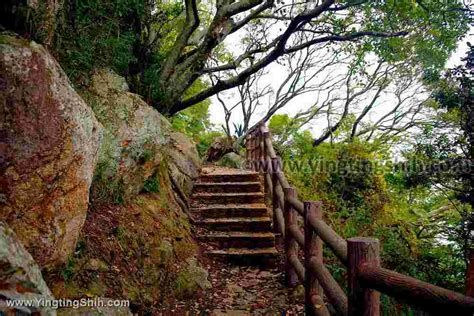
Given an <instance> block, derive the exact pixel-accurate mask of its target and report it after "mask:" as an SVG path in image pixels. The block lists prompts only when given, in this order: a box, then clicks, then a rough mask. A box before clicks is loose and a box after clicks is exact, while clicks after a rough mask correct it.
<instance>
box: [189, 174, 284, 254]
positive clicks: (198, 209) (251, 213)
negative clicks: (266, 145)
mask: <svg viewBox="0 0 474 316" xmlns="http://www.w3.org/2000/svg"><path fill="white" fill-rule="evenodd" d="M191 212H192V214H193V216H194V218H195V219H196V224H197V225H198V228H197V238H198V240H200V241H201V242H202V245H203V247H204V249H205V252H206V253H207V254H208V255H210V256H213V257H220V258H226V259H237V260H240V259H243V260H245V261H247V260H254V259H256V260H261V259H264V260H267V259H273V258H275V257H276V256H277V250H276V248H275V235H274V234H273V231H272V220H271V218H270V214H269V210H268V208H267V206H266V205H265V196H264V193H263V186H262V183H261V181H260V176H259V174H258V173H256V172H252V171H247V170H239V169H231V168H221V167H214V166H208V167H204V168H203V170H202V172H201V176H200V178H199V180H198V181H197V182H196V183H195V184H194V189H193V194H192V198H191Z"/></svg>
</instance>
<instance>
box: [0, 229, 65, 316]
mask: <svg viewBox="0 0 474 316" xmlns="http://www.w3.org/2000/svg"><path fill="white" fill-rule="evenodd" d="M0 268H1V269H0V296H2V297H5V298H7V299H11V300H33V299H38V300H39V299H45V300H52V299H54V297H53V295H52V294H51V291H50V290H49V288H48V286H47V285H46V283H45V282H44V280H43V277H42V275H41V271H40V268H39V267H38V265H37V264H36V262H35V261H34V260H33V258H32V257H31V255H30V254H29V253H28V252H27V251H26V250H25V248H24V247H23V245H22V244H21V243H20V241H19V240H18V239H17V237H16V235H15V233H14V232H13V231H12V230H11V229H10V228H9V227H8V226H7V225H6V224H4V223H2V222H0ZM24 309H27V310H28V311H29V312H41V314H42V315H56V312H55V311H54V310H53V309H51V308H44V307H43V308H39V307H35V308H31V309H30V308H26V307H25V308H22V309H20V311H23V312H26V311H25V310H24ZM2 312H5V313H7V309H5V308H3V307H2V306H1V305H0V314H2V315H3V313H2Z"/></svg>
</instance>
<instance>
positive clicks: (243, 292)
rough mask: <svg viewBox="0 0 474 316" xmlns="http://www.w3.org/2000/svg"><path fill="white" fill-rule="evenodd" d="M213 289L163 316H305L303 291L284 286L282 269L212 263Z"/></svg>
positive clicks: (209, 268) (210, 275) (183, 302)
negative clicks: (303, 315)
mask: <svg viewBox="0 0 474 316" xmlns="http://www.w3.org/2000/svg"><path fill="white" fill-rule="evenodd" d="M207 268H208V270H209V281H210V282H211V284H212V287H211V288H210V289H208V290H206V291H205V292H204V293H203V295H202V296H200V297H198V298H197V299H195V300H193V301H189V300H186V301H178V302H176V304H175V307H174V308H172V309H171V310H169V311H166V312H163V315H216V316H217V315H302V314H304V305H303V303H302V302H303V295H304V292H303V289H302V287H301V286H300V287H298V288H296V289H288V288H286V287H285V286H284V284H283V281H284V279H283V273H282V272H281V271H282V269H281V267H279V266H277V267H251V266H238V265H233V264H229V263H224V262H219V261H209V263H208V264H207Z"/></svg>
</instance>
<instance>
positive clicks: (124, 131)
mask: <svg viewBox="0 0 474 316" xmlns="http://www.w3.org/2000/svg"><path fill="white" fill-rule="evenodd" d="M82 95H83V97H84V99H85V100H87V102H88V103H89V105H90V106H91V107H92V109H93V111H94V113H95V115H96V117H97V119H98V120H99V121H100V122H101V123H102V124H103V126H104V127H105V135H104V141H103V144H102V146H101V149H100V155H99V163H98V167H97V170H96V173H95V180H94V190H93V191H94V198H97V199H99V200H100V199H103V200H104V199H106V198H109V199H110V198H111V199H112V200H113V201H115V202H123V201H129V200H130V199H131V198H133V197H134V196H136V195H137V194H138V193H139V192H140V191H142V190H143V188H144V186H145V184H146V183H147V181H149V180H150V179H152V178H153V177H154V176H155V175H156V174H157V173H158V169H159V168H161V167H163V166H169V168H170V173H171V175H172V179H173V180H175V184H176V185H177V186H178V190H177V191H178V192H179V191H183V192H185V193H189V192H190V190H191V187H192V179H193V178H195V177H197V176H198V169H199V166H200V160H199V158H198V153H197V151H196V146H195V144H193V143H192V142H191V141H190V140H188V138H186V137H185V136H184V135H183V134H180V133H177V132H174V131H173V130H172V127H171V124H170V123H169V122H168V120H166V118H165V117H164V116H162V115H161V114H160V113H159V112H158V111H156V110H155V109H154V108H152V107H151V106H149V105H148V104H147V103H146V102H145V101H143V100H142V99H141V97H140V96H139V95H137V94H134V93H131V92H129V90H128V85H127V83H126V81H125V79H124V78H122V77H120V76H118V75H117V74H115V73H114V72H113V71H111V70H108V69H99V70H97V71H95V73H94V74H93V75H92V78H91V85H90V86H89V87H88V89H87V90H86V91H83V92H82Z"/></svg>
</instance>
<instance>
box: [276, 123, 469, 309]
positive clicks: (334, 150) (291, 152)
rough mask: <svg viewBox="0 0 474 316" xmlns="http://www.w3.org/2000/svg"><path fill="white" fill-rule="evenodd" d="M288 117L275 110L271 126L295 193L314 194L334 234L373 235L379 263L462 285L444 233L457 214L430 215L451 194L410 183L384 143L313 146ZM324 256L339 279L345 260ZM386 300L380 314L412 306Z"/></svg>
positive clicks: (458, 255) (455, 253)
mask: <svg viewBox="0 0 474 316" xmlns="http://www.w3.org/2000/svg"><path fill="white" fill-rule="evenodd" d="M291 123H292V122H291V120H290V119H289V118H288V117H287V116H285V115H279V116H275V118H274V119H272V120H271V122H270V129H271V131H272V134H273V135H274V138H275V140H279V141H282V142H281V143H280V145H281V147H280V148H279V149H277V150H278V151H279V154H280V155H281V156H282V158H283V161H284V166H285V173H286V175H287V177H288V179H289V181H290V182H291V183H292V185H294V186H295V187H296V189H297V191H298V193H299V197H300V198H301V199H302V200H321V201H322V202H323V205H324V212H325V214H324V215H325V219H326V221H327V222H328V224H329V225H330V226H331V227H333V228H334V229H335V230H336V231H337V232H338V233H339V234H340V235H341V236H343V237H345V238H349V237H353V236H374V237H376V238H378V239H379V240H380V241H381V245H382V259H383V265H384V267H387V268H389V269H394V270H396V271H399V272H401V273H405V274H408V275H411V276H414V277H417V278H419V279H422V280H425V281H428V282H431V283H434V284H437V285H439V286H444V287H446V288H449V289H452V290H457V291H462V287H463V277H462V275H463V272H464V268H465V263H464V262H463V255H462V251H461V247H460V246H459V241H457V240H456V239H455V238H450V239H446V237H445V236H446V234H449V232H450V230H451V229H455V227H456V225H457V223H458V222H459V218H460V214H459V212H458V211H457V210H456V209H455V208H453V209H452V210H450V211H449V212H445V213H441V214H440V215H439V216H440V217H439V218H438V219H437V220H436V221H433V219H432V215H429V214H430V212H431V211H433V210H436V209H439V208H441V207H445V206H446V205H449V204H450V203H451V202H450V201H449V199H450V198H452V196H448V197H447V196H446V195H445V193H444V192H442V191H438V190H435V189H434V188H432V187H431V186H417V185H415V186H414V185H412V184H410V183H409V177H408V176H407V173H406V171H405V169H403V168H398V169H397V168H392V166H394V165H395V166H396V164H394V162H392V161H391V160H390V159H391V158H390V156H391V155H390V153H389V150H390V148H388V147H387V146H381V145H379V144H374V143H365V142H355V143H349V144H345V143H333V144H329V143H322V144H321V145H319V146H318V147H316V148H315V147H313V146H312V142H313V137H312V135H311V133H309V132H308V131H296V130H291ZM415 158H419V157H413V159H415ZM325 258H327V263H328V265H329V269H330V270H331V272H332V273H333V275H334V276H335V278H336V279H337V280H338V281H340V282H341V283H343V282H345V281H344V278H345V275H344V271H345V270H344V267H341V266H340V265H339V263H338V261H337V260H336V259H335V258H334V256H333V255H331V254H329V253H328V254H325ZM386 299H387V305H385V306H384V313H385V314H387V315H393V314H400V313H402V314H404V315H409V314H410V313H412V312H413V311H411V310H410V309H409V308H407V307H406V306H399V305H397V304H395V302H394V301H392V300H390V299H388V298H386ZM401 309H402V310H404V311H402V312H401Z"/></svg>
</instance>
